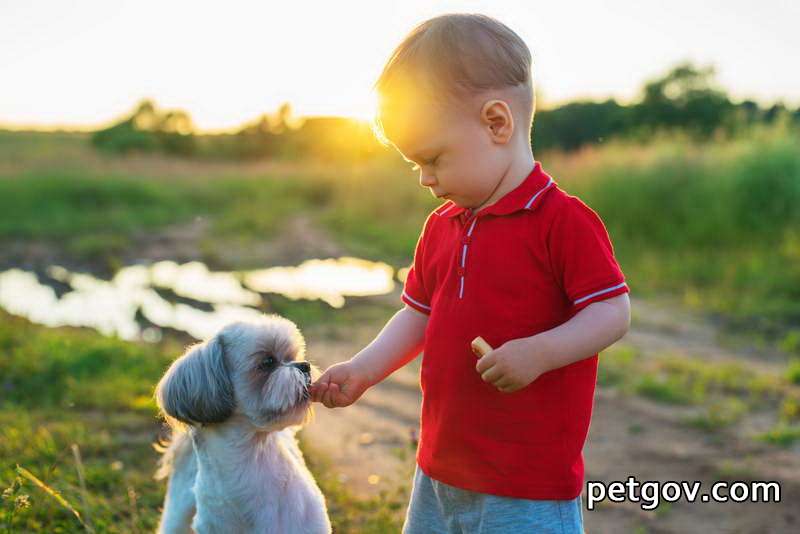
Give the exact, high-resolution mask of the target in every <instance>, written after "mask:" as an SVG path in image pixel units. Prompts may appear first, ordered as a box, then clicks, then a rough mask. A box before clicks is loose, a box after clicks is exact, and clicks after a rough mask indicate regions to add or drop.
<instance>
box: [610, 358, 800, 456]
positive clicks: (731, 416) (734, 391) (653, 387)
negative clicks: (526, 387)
mask: <svg viewBox="0 0 800 534" xmlns="http://www.w3.org/2000/svg"><path fill="white" fill-rule="evenodd" d="M597 376H598V378H597V382H598V384H599V385H601V386H606V387H615V388H618V389H619V390H621V391H623V392H625V393H628V394H633V395H639V396H641V397H643V398H647V399H650V400H652V401H655V402H659V403H663V404H668V405H676V406H683V407H685V408H690V409H691V410H692V411H693V414H692V415H689V416H685V417H684V419H683V422H684V423H686V424H687V425H689V426H693V427H696V428H699V429H702V430H706V431H716V430H720V429H723V428H725V427H729V426H732V425H735V424H736V423H738V422H739V421H740V420H741V419H742V418H744V417H745V416H747V415H748V414H750V413H753V412H755V411H761V412H767V413H770V414H772V416H773V417H774V418H775V419H776V420H777V422H778V423H777V425H778V426H777V428H776V430H775V431H774V432H773V434H774V436H773V438H774V439H773V438H764V437H763V436H762V437H758V436H757V437H758V438H759V439H767V441H769V442H771V443H778V442H781V443H785V442H791V441H792V440H794V439H795V438H794V437H793V436H795V434H794V433H793V431H792V430H791V429H794V428H795V427H796V426H797V425H798V424H800V388H798V387H797V386H796V385H795V384H794V383H792V381H791V380H789V379H788V378H787V376H786V374H784V375H781V374H778V373H768V372H765V371H757V370H754V369H753V368H752V367H750V366H748V365H747V364H746V363H744V362H727V361H726V362H714V361H707V360H702V359H700V358H695V357H691V356H684V355H680V354H670V353H665V354H659V355H655V356H651V357H644V356H642V355H641V354H640V353H639V352H638V351H637V350H636V349H635V348H633V347H630V346H627V345H624V344H617V345H614V346H612V347H611V348H609V349H608V350H606V351H604V352H603V353H602V354H601V355H600V359H599V363H598V375H597ZM786 429H789V430H788V431H787V430H786ZM770 435H772V434H770Z"/></svg>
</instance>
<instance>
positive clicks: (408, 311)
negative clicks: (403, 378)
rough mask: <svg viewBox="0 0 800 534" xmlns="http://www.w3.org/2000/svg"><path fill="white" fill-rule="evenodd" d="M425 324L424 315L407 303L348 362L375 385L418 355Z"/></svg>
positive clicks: (423, 336)
mask: <svg viewBox="0 0 800 534" xmlns="http://www.w3.org/2000/svg"><path fill="white" fill-rule="evenodd" d="M427 325H428V316H427V315H425V314H424V313H421V312H418V311H417V310H415V309H413V308H411V307H410V306H407V305H406V306H405V307H404V308H402V309H400V311H398V312H397V313H395V314H394V316H393V317H392V318H391V319H389V322H387V323H386V326H384V327H383V330H381V331H380V333H379V334H378V335H377V336H376V337H375V339H374V340H372V342H371V343H370V344H369V345H367V346H366V347H364V349H363V350H361V352H359V353H358V354H356V355H355V356H353V358H352V359H351V362H352V363H353V365H355V366H356V367H357V368H358V369H360V370H361V372H362V373H364V375H365V376H366V377H367V380H368V382H369V384H370V386H372V385H375V384H377V383H378V382H381V381H382V380H383V379H384V378H386V377H387V376H389V375H390V374H392V373H393V372H395V371H396V370H397V369H399V368H400V367H403V366H404V365H405V364H407V363H408V362H410V361H411V360H413V359H414V358H416V357H417V355H418V354H419V353H420V352H421V351H422V345H423V341H424V339H425V328H426V327H427Z"/></svg>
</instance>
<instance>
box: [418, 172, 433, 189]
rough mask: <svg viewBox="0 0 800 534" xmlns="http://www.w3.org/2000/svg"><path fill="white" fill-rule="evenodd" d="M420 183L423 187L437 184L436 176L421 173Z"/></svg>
mask: <svg viewBox="0 0 800 534" xmlns="http://www.w3.org/2000/svg"><path fill="white" fill-rule="evenodd" d="M419 185H421V186H422V187H431V186H434V185H436V177H435V176H433V175H431V174H423V173H419Z"/></svg>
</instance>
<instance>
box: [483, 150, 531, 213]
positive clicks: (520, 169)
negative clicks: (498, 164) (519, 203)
mask: <svg viewBox="0 0 800 534" xmlns="http://www.w3.org/2000/svg"><path fill="white" fill-rule="evenodd" d="M534 165H535V160H534V158H533V152H532V151H531V150H530V148H528V150H527V151H525V152H523V153H522V154H521V155H520V157H517V158H516V159H514V160H513V161H512V162H511V164H510V165H509V166H508V168H507V169H506V171H505V172H504V173H503V176H502V177H501V178H500V181H499V182H498V184H497V187H495V189H494V191H493V192H492V194H491V195H489V198H487V199H486V200H485V201H484V202H483V204H481V205H480V206H477V207H475V208H471V211H472V213H477V212H478V211H480V210H482V209H483V208H486V207H488V206H491V205H492V204H494V203H495V202H497V201H498V200H500V199H501V198H503V197H504V196H506V195H507V194H508V193H510V192H511V191H513V190H514V189H516V188H517V187H519V185H520V184H521V183H522V182H524V181H525V178H527V177H528V175H530V173H531V171H532V170H533V167H534Z"/></svg>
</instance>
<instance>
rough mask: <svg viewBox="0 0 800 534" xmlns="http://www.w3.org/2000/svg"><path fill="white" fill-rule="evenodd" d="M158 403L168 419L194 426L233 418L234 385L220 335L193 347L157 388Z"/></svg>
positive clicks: (172, 366)
mask: <svg viewBox="0 0 800 534" xmlns="http://www.w3.org/2000/svg"><path fill="white" fill-rule="evenodd" d="M156 402H157V403H158V406H159V408H161V409H162V410H163V411H164V413H166V414H167V415H168V416H170V417H173V418H175V419H177V420H178V421H181V422H183V423H187V424H190V425H193V424H199V423H221V422H223V421H225V420H226V419H227V418H228V417H230V416H231V414H233V410H234V408H235V407H236V402H235V399H234V393H233V382H232V381H231V377H230V374H229V373H228V369H227V366H226V363H225V354H224V344H223V342H222V338H221V336H220V335H217V336H216V337H214V338H212V339H211V340H209V341H207V342H205V343H199V344H197V345H194V346H192V347H190V348H189V349H188V350H187V351H186V353H185V354H184V355H183V356H181V357H180V358H178V359H177V360H175V361H174V362H173V363H172V365H171V366H170V367H169V369H168V370H167V372H166V373H164V376H163V377H162V378H161V380H160V381H159V383H158V386H156Z"/></svg>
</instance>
